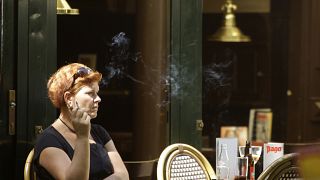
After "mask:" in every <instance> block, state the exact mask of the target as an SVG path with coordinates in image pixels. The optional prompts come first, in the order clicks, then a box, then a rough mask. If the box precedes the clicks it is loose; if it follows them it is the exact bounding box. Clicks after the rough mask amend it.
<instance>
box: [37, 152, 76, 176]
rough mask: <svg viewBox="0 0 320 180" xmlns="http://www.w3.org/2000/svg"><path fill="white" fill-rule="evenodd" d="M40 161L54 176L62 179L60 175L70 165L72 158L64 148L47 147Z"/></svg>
mask: <svg viewBox="0 0 320 180" xmlns="http://www.w3.org/2000/svg"><path fill="white" fill-rule="evenodd" d="M39 163H40V165H41V166H42V167H44V168H45V169H46V170H47V171H48V172H49V173H50V174H51V175H52V176H53V177H55V178H57V179H60V178H59V177H62V176H63V174H64V171H65V170H66V169H67V168H68V167H69V166H70V164H71V160H70V158H69V157H68V155H67V154H66V153H65V152H64V151H63V150H62V149H59V148H56V147H47V148H45V149H44V150H43V151H42V152H41V154H40V159H39Z"/></svg>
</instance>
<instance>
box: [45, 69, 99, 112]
mask: <svg viewBox="0 0 320 180" xmlns="http://www.w3.org/2000/svg"><path fill="white" fill-rule="evenodd" d="M81 67H85V68H89V67H87V66H85V65H83V64H80V63H72V64H68V65H65V66H62V67H61V68H59V69H58V70H57V71H56V72H55V73H54V74H53V75H52V76H51V77H50V78H49V80H48V84H47V88H48V97H49V99H50V100H51V102H52V104H53V105H54V106H55V107H56V108H61V107H62V106H65V105H66V104H65V102H64V98H63V96H64V93H65V92H66V91H69V92H70V93H72V94H75V93H77V92H78V91H79V90H80V89H81V87H83V86H85V85H90V84H91V83H93V82H98V83H99V82H100V80H101V78H102V75H101V73H99V72H98V71H92V72H90V73H89V74H88V75H86V76H84V77H78V78H77V79H75V81H74V80H73V78H74V77H73V76H74V74H75V73H77V71H78V69H79V68H81ZM89 69H90V68H89Z"/></svg>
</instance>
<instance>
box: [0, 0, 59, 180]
mask: <svg viewBox="0 0 320 180" xmlns="http://www.w3.org/2000/svg"><path fill="white" fill-rule="evenodd" d="M0 3H1V6H2V8H1V11H2V12H1V24H2V26H1V36H0V37H1V59H0V177H1V179H23V170H24V163H25V160H26V157H27V154H28V153H29V151H30V150H31V149H32V148H33V145H34V142H35V139H36V134H37V133H38V132H40V131H38V130H39V129H40V130H41V128H45V127H46V126H48V125H49V124H50V123H51V121H52V120H53V119H55V118H54V117H55V113H56V111H55V109H54V108H53V107H52V106H51V105H50V104H49V101H48V98H47V95H46V81H47V79H48V76H49V75H50V74H51V73H52V72H53V71H54V70H55V69H56V4H55V3H56V2H55V1H42V0H33V1H29V0H20V1H15V0H12V1H11V0H10V1H9V0H2V1H0Z"/></svg>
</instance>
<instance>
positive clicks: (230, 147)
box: [216, 138, 238, 179]
mask: <svg viewBox="0 0 320 180" xmlns="http://www.w3.org/2000/svg"><path fill="white" fill-rule="evenodd" d="M221 144H227V153H228V157H229V162H228V165H227V166H228V167H229V170H230V172H229V178H230V179H234V176H235V173H236V171H235V170H236V167H237V162H236V160H237V157H238V140H237V138H216V170H217V164H218V162H217V159H218V156H219V153H220V151H221V148H220V147H221Z"/></svg>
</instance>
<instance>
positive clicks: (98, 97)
mask: <svg viewBox="0 0 320 180" xmlns="http://www.w3.org/2000/svg"><path fill="white" fill-rule="evenodd" d="M94 102H98V103H99V102H101V98H100V96H98V95H97V96H96V98H95V99H94Z"/></svg>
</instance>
